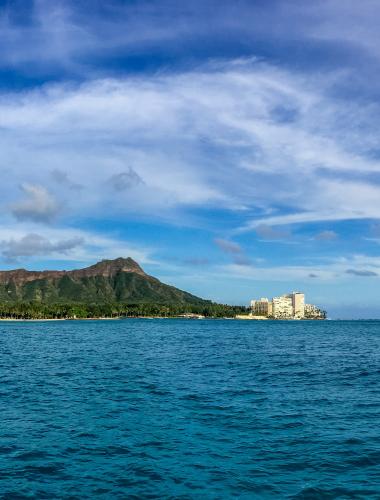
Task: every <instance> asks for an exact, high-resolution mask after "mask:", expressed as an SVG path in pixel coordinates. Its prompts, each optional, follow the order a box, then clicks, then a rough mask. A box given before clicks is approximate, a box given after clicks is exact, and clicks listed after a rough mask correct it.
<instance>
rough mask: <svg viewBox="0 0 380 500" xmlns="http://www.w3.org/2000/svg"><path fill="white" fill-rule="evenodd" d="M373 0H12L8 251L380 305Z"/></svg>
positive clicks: (362, 306) (5, 20) (2, 152)
mask: <svg viewBox="0 0 380 500" xmlns="http://www.w3.org/2000/svg"><path fill="white" fill-rule="evenodd" d="M379 23H380V6H379V3H378V1H377V0H362V1H361V2H358V1H356V0H314V1H313V2H305V1H304V0H285V1H284V0H281V1H280V0H247V1H245V0H235V1H233V2H231V1H223V0H218V1H216V0H215V1H213V0H192V1H191V2H178V1H174V0H173V1H170V0H160V1H155V0H151V1H145V0H139V1H137V0H135V1H132V0H131V1H121V0H107V1H106V0H91V1H90V0H75V1H70V0H54V1H53V2H52V1H51V0H34V1H33V0H30V1H24V0H20V1H18V0H8V1H1V0H0V45H1V47H2V50H1V52H0V169H1V183H0V204H1V211H0V261H1V262H0V268H1V269H13V268H18V267H25V268H27V269H73V268H78V267H84V266H87V265H90V264H93V263H95V262H97V261H99V260H101V259H104V258H116V257H120V256H123V257H128V256H130V257H132V258H134V259H136V260H137V261H138V262H139V263H140V264H141V265H142V267H143V268H144V269H145V270H146V272H148V273H149V274H152V275H154V276H156V277H158V278H159V279H161V280H162V281H164V282H167V283H170V284H172V285H174V286H177V287H179V288H181V289H185V290H187V291H189V292H192V293H194V294H196V295H199V296H201V297H204V298H208V299H211V300H214V301H217V302H223V303H230V304H244V305H248V303H249V301H250V300H251V299H252V298H256V297H262V296H267V297H272V296H276V295H280V294H283V293H287V292H289V291H292V290H301V291H304V292H305V294H306V301H307V302H311V303H316V304H317V305H319V306H320V307H322V308H323V309H327V311H328V315H329V317H331V318H379V317H380V299H379V285H380V84H379V77H378V75H379V70H380V31H379V29H378V26H379Z"/></svg>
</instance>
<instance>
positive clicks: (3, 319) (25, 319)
mask: <svg viewBox="0 0 380 500" xmlns="http://www.w3.org/2000/svg"><path fill="white" fill-rule="evenodd" d="M127 319H182V320H190V321H195V320H211V319H212V320H237V321H245V322H246V321H247V320H248V321H257V322H261V321H297V322H303V321H327V319H313V318H302V319H274V318H242V317H235V318H228V317H221V318H219V317H215V316H208V317H203V318H200V317H196V318H186V317H183V316H117V317H113V318H107V317H100V318H96V317H94V318H33V319H30V318H0V322H28V323H31V322H32V323H33V322H44V323H45V322H49V321H118V320H127ZM343 321H347V320H343ZM350 321H352V320H350Z"/></svg>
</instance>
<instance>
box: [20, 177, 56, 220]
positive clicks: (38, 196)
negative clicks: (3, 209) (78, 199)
mask: <svg viewBox="0 0 380 500" xmlns="http://www.w3.org/2000/svg"><path fill="white" fill-rule="evenodd" d="M21 189H22V190H23V191H24V193H25V195H26V199H25V200H22V201H19V202H17V203H14V204H13V205H12V207H11V210H12V213H13V215H14V216H15V217H16V218H17V219H18V220H20V221H23V220H32V221H34V222H43V223H50V222H52V221H53V220H54V219H55V218H56V216H57V214H58V212H59V205H58V203H57V201H56V200H55V199H54V197H53V196H52V195H51V194H50V193H49V192H48V190H47V189H45V188H44V187H43V186H40V185H37V184H26V183H24V184H22V185H21Z"/></svg>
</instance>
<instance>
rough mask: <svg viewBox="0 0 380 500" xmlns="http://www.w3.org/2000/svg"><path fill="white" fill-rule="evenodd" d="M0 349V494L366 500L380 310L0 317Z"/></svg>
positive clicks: (372, 483) (379, 413) (378, 465)
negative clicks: (358, 313)
mask: <svg viewBox="0 0 380 500" xmlns="http://www.w3.org/2000/svg"><path fill="white" fill-rule="evenodd" d="M0 355H1V357H0V381H1V385H0V410H1V423H0V498H4V499H12V500H13V499H18V498H38V499H43V498H47V499H55V498H59V499H61V498H62V499H63V498H64V499H86V498H104V499H114V498H115V499H118V498H139V499H140V498H183V499H185V498H196V499H204V498H206V499H207V498H211V499H214V498H215V499H216V498H258V499H266V498H276V499H278V498H294V499H336V498H339V499H340V498H342V499H345V498H363V499H372V498H376V499H379V498H380V484H379V481H380V437H379V436H380V405H379V400H380V384H379V379H380V363H379V356H380V322H377V321H372V322H371V321H363V322H360V321H357V322H349V321H341V322H338V321H326V322H249V321H228V320H223V321H213V320H133V319H131V320H121V321H83V322H81V321H72V322H70V321H69V322H49V323H21V322H20V323H10V322H9V323H4V322H3V323H1V324H0Z"/></svg>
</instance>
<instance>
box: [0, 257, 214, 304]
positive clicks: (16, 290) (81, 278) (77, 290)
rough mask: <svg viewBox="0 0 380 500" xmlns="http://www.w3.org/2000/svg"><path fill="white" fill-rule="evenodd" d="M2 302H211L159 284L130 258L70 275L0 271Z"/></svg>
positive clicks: (108, 262)
mask: <svg viewBox="0 0 380 500" xmlns="http://www.w3.org/2000/svg"><path fill="white" fill-rule="evenodd" d="M0 301H1V302H7V303H9V302H40V303H46V304H51V303H62V302H70V303H110V302H123V303H143V302H148V303H161V304H163V303H183V304H202V303H204V304H206V303H210V301H207V300H204V299H202V298H200V297H197V296H195V295H192V294H191V293H188V292H185V291H183V290H180V289H178V288H176V287H174V286H171V285H167V284H165V283H162V282H161V281H160V280H158V279H157V278H155V277H153V276H150V275H148V274H146V273H145V271H144V270H143V269H142V267H141V266H140V265H139V264H138V263H137V262H136V261H134V260H133V259H132V258H130V257H128V258H123V257H119V258H117V259H113V260H112V259H105V260H102V261H100V262H97V263H96V264H94V265H92V266H89V267H85V268H83V269H74V270H70V271H63V270H62V271H54V270H47V271H28V270H26V269H22V268H21V269H14V270H10V271H0Z"/></svg>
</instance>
